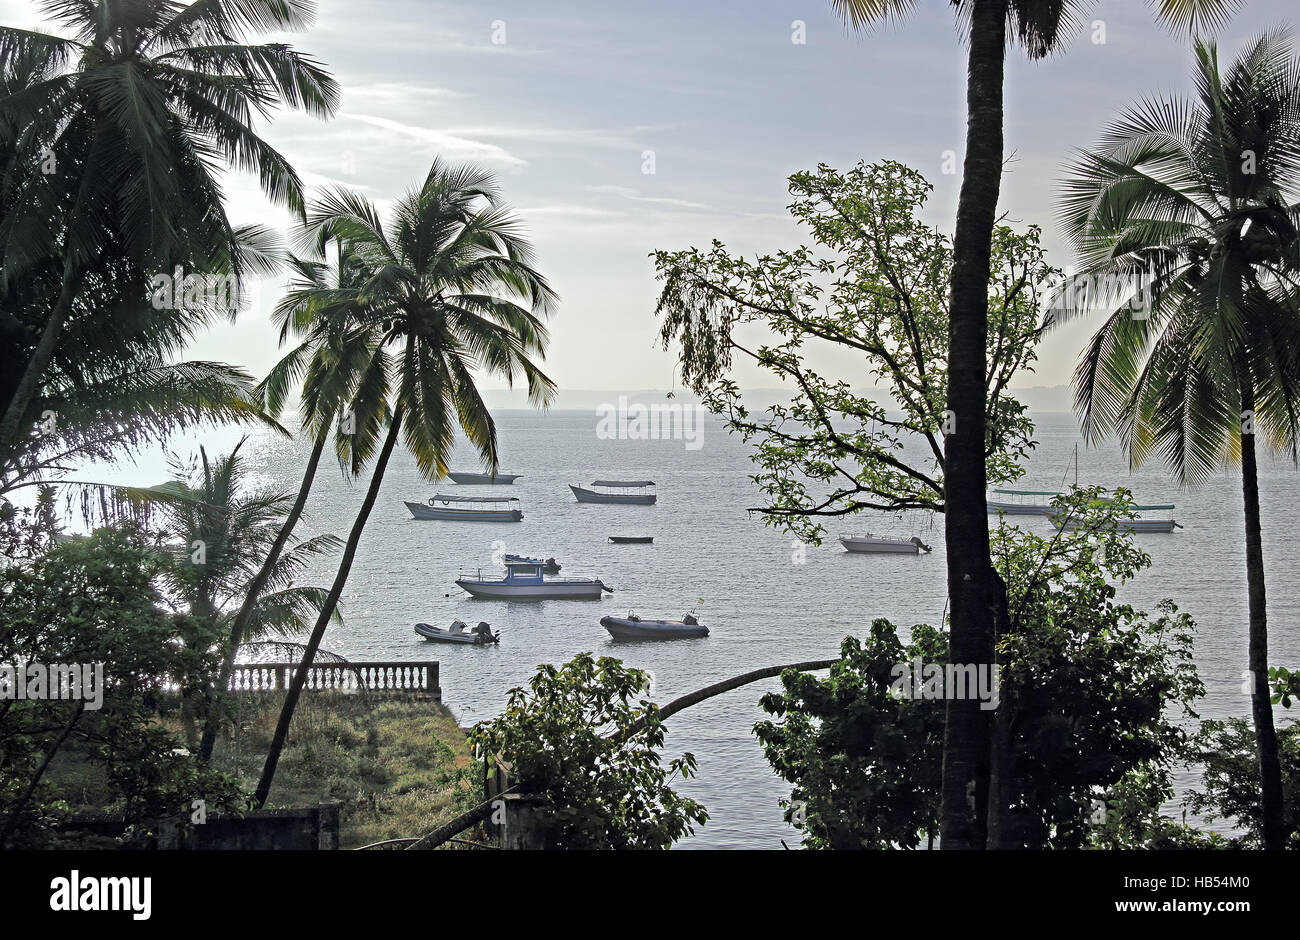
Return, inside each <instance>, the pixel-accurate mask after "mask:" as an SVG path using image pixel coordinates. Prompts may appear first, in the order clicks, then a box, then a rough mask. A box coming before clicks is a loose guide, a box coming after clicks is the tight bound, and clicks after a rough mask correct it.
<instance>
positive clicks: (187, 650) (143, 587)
mask: <svg viewBox="0 0 1300 940" xmlns="http://www.w3.org/2000/svg"><path fill="white" fill-rule="evenodd" d="M169 566H170V562H169V560H168V559H167V558H166V557H165V556H164V555H163V554H161V553H159V552H158V551H156V550H155V548H154V547H153V546H152V545H150V544H148V543H146V542H145V540H144V539H143V538H142V537H141V534H140V532H139V531H138V530H137V529H136V528H135V527H134V526H130V525H118V526H112V527H106V528H102V529H99V530H97V531H96V532H94V533H93V534H92V535H90V536H88V537H80V538H74V539H70V540H67V541H65V542H63V543H61V544H59V545H57V546H56V547H55V548H53V549H52V550H51V551H50V552H48V553H47V554H45V555H44V556H42V557H41V558H39V559H37V560H36V561H35V562H34V563H24V564H10V565H7V566H6V567H4V568H3V570H0V662H3V663H6V664H13V663H18V664H22V665H26V664H28V663H37V664H41V665H45V666H49V665H54V664H63V665H72V664H78V665H83V666H92V667H93V665H94V664H102V666H103V677H104V684H103V686H102V687H101V691H102V702H101V703H100V707H98V708H96V707H93V706H94V703H93V702H92V703H90V706H89V707H88V706H87V704H86V703H84V702H83V701H80V700H70V699H62V700H58V699H42V698H26V699H22V700H18V699H15V698H12V697H6V698H5V700H4V701H0V814H2V816H0V818H2V819H3V824H2V825H3V831H2V833H0V844H22V845H32V844H40V843H41V842H43V841H44V840H45V839H47V838H48V837H49V835H50V833H49V832H48V829H49V827H50V826H51V825H54V824H56V823H58V822H60V821H62V820H64V819H65V818H66V815H67V811H68V796H69V794H67V793H65V792H63V791H62V790H61V789H60V788H59V787H58V786H57V785H56V784H53V783H51V778H50V776H49V774H48V771H49V770H50V767H51V766H52V764H54V762H55V761H56V760H59V759H65V758H66V759H76V760H79V761H81V762H82V765H83V767H84V770H83V771H82V773H83V775H84V774H90V773H91V772H92V771H95V772H98V774H99V775H101V776H102V777H103V779H104V780H105V781H106V785H107V787H108V790H109V795H110V801H109V803H108V805H107V806H106V809H107V810H108V811H110V812H113V813H115V814H117V815H118V816H119V817H120V818H121V819H122V821H123V822H124V823H126V824H127V825H128V826H145V827H147V825H148V824H149V823H150V822H151V821H154V820H157V819H158V818H161V817H164V816H176V815H178V814H180V813H182V812H184V813H185V815H186V817H187V818H188V814H189V810H190V805H191V801H192V800H195V799H202V800H204V801H205V802H206V804H207V806H208V808H209V809H210V810H212V811H214V812H215V811H220V810H222V809H239V808H241V807H242V806H244V805H245V804H244V802H243V798H242V795H241V794H240V791H239V790H238V787H237V786H236V785H235V783H234V782H233V781H232V780H231V779H230V778H228V777H226V776H225V775H222V774H219V773H215V772H213V771H210V770H207V769H205V768H202V767H200V766H199V765H197V764H196V762H195V761H194V760H193V758H192V757H191V756H190V755H189V754H188V753H187V752H186V751H185V750H184V748H182V747H180V744H181V742H180V741H178V740H177V739H176V736H175V735H174V734H173V733H172V732H170V731H169V730H168V729H167V728H166V727H165V726H164V725H163V724H162V723H161V722H159V720H158V717H159V713H160V712H159V709H160V706H161V705H162V700H163V698H164V697H165V695H166V693H165V691H164V690H165V688H166V687H168V686H171V687H175V688H185V687H190V686H201V685H202V684H203V683H204V682H205V681H210V678H211V675H212V673H213V672H214V671H215V666H216V657H215V656H214V655H213V652H212V651H213V649H214V648H215V641H216V640H217V636H216V635H215V634H214V632H213V630H212V627H211V625H210V624H206V623H204V622H202V621H201V620H199V619H198V618H195V617H192V616H190V615H189V614H188V613H180V614H177V613H173V612H172V611H170V610H169V608H168V604H167V602H166V597H165V596H164V594H163V593H162V591H161V590H160V584H161V579H162V578H163V577H164V575H165V573H166V572H167V570H168V568H169Z"/></svg>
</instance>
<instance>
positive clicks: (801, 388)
mask: <svg viewBox="0 0 1300 940" xmlns="http://www.w3.org/2000/svg"><path fill="white" fill-rule="evenodd" d="M932 188H933V187H932V186H931V185H930V184H929V183H928V182H927V181H926V180H925V179H924V178H923V177H922V176H921V175H920V174H919V173H918V172H916V171H915V170H912V169H910V168H908V167H906V166H904V165H903V164H900V163H896V162H893V161H881V162H879V163H874V164H867V163H865V162H862V163H859V164H858V165H856V166H855V167H854V168H853V169H851V170H849V171H848V172H841V171H838V170H835V169H832V168H831V167H829V166H826V165H825V164H821V165H819V166H818V168H817V170H816V171H812V172H800V173H795V174H794V175H792V176H791V177H790V193H791V195H792V196H793V197H794V201H793V203H792V204H791V205H790V207H789V210H790V213H791V215H792V216H793V217H794V218H795V219H796V220H797V221H798V222H799V223H801V225H802V226H803V227H804V228H806V229H807V231H808V232H809V234H810V235H811V238H812V241H813V244H814V246H815V247H811V248H810V247H808V246H806V245H805V246H801V247H799V248H796V249H793V250H782V251H778V252H776V253H775V254H771V255H763V256H761V257H759V258H757V259H755V260H753V261H747V260H746V259H745V258H744V257H743V256H733V255H732V254H731V253H730V252H728V250H727V249H726V248H725V246H723V244H722V243H721V242H717V241H715V242H714V243H713V246H712V248H711V249H709V250H708V251H702V250H700V249H698V248H690V249H686V250H682V251H657V252H655V253H654V254H653V258H654V262H655V269H656V272H657V276H658V278H659V280H661V281H663V289H662V291H661V293H660V297H659V303H658V308H657V312H658V313H659V314H660V315H661V316H662V317H663V323H662V327H661V332H660V338H661V340H662V342H663V344H664V348H665V349H667V348H669V347H670V346H671V345H673V344H674V343H676V344H677V345H678V347H679V361H680V364H681V369H682V377H683V379H684V380H685V381H686V382H687V384H688V385H689V386H690V387H691V388H692V389H694V390H695V391H696V392H698V393H699V394H700V395H701V396H702V397H703V400H704V402H705V404H706V406H707V407H708V408H709V409H710V410H711V411H713V412H714V413H716V414H719V415H723V416H725V417H726V418H727V421H728V425H729V427H730V428H731V429H732V430H733V431H736V432H737V433H739V434H741V435H742V436H743V437H744V439H745V440H746V441H747V442H755V443H756V451H755V453H754V455H753V458H752V459H753V460H754V462H755V463H756V464H757V466H758V467H759V471H758V473H757V474H755V475H754V477H753V479H754V481H755V482H756V483H757V484H758V486H759V489H760V490H761V491H762V492H763V493H764V495H765V496H766V500H767V505H765V506H764V507H763V509H762V511H763V513H764V514H765V518H766V520H767V521H768V523H769V524H779V525H781V526H783V527H785V528H787V529H789V530H790V531H793V532H795V533H796V534H798V535H799V536H800V537H801V538H804V539H805V540H808V541H814V542H815V541H818V540H819V539H820V537H821V534H822V527H821V525H820V523H819V522H818V521H817V519H818V517H825V516H839V515H845V514H848V513H852V512H856V511H858V510H860V509H883V510H889V511H900V510H905V509H940V508H941V507H942V503H943V459H944V455H943V435H944V434H945V433H948V432H949V431H951V430H954V428H952V427H951V424H950V421H951V418H950V416H948V415H946V413H945V409H946V408H947V404H946V401H947V397H948V390H947V358H948V350H947V342H948V295H949V278H950V274H951V268H952V262H953V250H952V240H951V238H949V237H948V236H946V235H944V234H942V233H941V232H939V231H938V230H937V229H934V228H932V227H930V226H928V225H926V224H924V223H923V222H922V221H921V220H920V214H921V212H922V210H923V208H924V206H925V202H926V200H927V198H928V197H929V194H930V192H931V190H932ZM1039 237H1040V231H1039V229H1038V228H1037V227H1035V226H1030V227H1029V228H1028V229H1027V230H1026V231H1024V232H1016V231H1014V230H1013V229H1011V228H1009V227H1006V226H998V227H997V229H996V230H995V232H994V237H993V249H992V251H993V255H992V262H991V266H990V274H989V284H988V290H989V304H990V323H989V331H988V349H987V354H988V362H989V363H990V368H989V375H988V386H987V418H988V435H987V446H986V449H985V454H986V462H987V464H988V475H989V479H990V481H992V482H994V483H999V482H1007V481H1010V480H1014V479H1015V478H1016V477H1018V476H1019V475H1020V473H1021V472H1022V471H1021V470H1020V468H1019V464H1018V458H1020V457H1022V456H1023V455H1024V454H1025V453H1026V452H1027V450H1028V448H1030V447H1031V446H1032V442H1031V434H1032V431H1033V426H1032V424H1031V423H1030V421H1029V418H1028V415H1027V414H1026V411H1025V408H1024V406H1023V405H1021V404H1020V403H1019V402H1017V401H1016V400H1015V399H1014V398H1012V397H1011V396H1010V395H1009V394H1008V393H1007V385H1008V383H1009V382H1010V380H1011V378H1012V377H1013V376H1014V375H1015V374H1016V373H1017V372H1019V371H1020V370H1022V369H1025V368H1028V367H1029V366H1030V364H1031V363H1032V362H1033V360H1034V351H1033V346H1034V341H1035V340H1036V338H1037V336H1038V306H1039V303H1040V301H1041V299H1042V297H1043V292H1044V290H1045V289H1046V287H1047V286H1048V283H1049V282H1050V281H1051V279H1052V278H1053V277H1054V276H1055V275H1056V272H1055V271H1054V269H1053V268H1051V267H1050V266H1049V265H1048V263H1047V261H1046V257H1045V252H1044V250H1043V248H1042V247H1041V245H1040V243H1039ZM750 328H752V329H753V331H754V332H756V334H757V335H756V338H755V339H753V340H750V339H749V338H748V337H747V335H746V332H747V331H748V330H749V329H750ZM832 350H838V351H839V352H840V353H846V352H847V353H849V354H852V355H853V356H855V357H857V358H858V359H859V360H860V361H861V362H862V364H863V368H862V370H861V372H860V373H858V374H857V375H855V376H854V380H855V383H857V384H858V385H863V384H866V382H867V380H868V379H869V380H871V381H873V382H879V383H882V385H883V388H884V391H885V392H886V394H887V396H888V400H885V401H882V400H880V399H879V397H878V396H876V395H874V394H872V393H871V392H870V391H866V392H863V391H859V390H855V388H854V387H853V386H851V385H850V383H849V382H848V381H846V380H844V379H836V378H833V377H831V376H828V375H823V374H821V373H819V372H817V371H816V370H815V369H814V368H812V367H811V366H810V365H809V364H808V363H809V361H810V357H812V358H815V356H816V355H823V354H826V353H827V352H828V351H832ZM737 355H739V356H741V357H743V358H745V359H749V360H752V362H753V363H754V364H756V365H757V366H759V367H761V368H762V369H763V370H765V371H766V372H768V373H770V374H771V375H772V376H773V377H775V378H777V379H779V380H780V381H781V383H782V384H783V385H785V386H786V387H787V388H789V389H790V390H791V395H792V398H791V400H790V402H789V403H787V404H777V405H775V406H772V407H771V408H770V409H769V410H768V411H767V412H766V413H765V414H753V413H751V412H750V411H749V410H748V408H746V406H745V405H744V402H743V400H742V395H741V392H740V388H739V386H738V385H737V383H736V382H735V380H734V379H732V378H730V377H729V371H730V369H731V366H732V364H733V360H734V359H735V357H736V356H737ZM899 412H901V414H900V413H899ZM918 451H919V454H918Z"/></svg>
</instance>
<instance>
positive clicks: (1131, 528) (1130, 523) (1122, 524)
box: [1052, 519, 1182, 534]
mask: <svg viewBox="0 0 1300 940" xmlns="http://www.w3.org/2000/svg"><path fill="white" fill-rule="evenodd" d="M1117 522H1118V527H1119V528H1120V529H1122V530H1123V531H1125V532H1138V533H1142V532H1160V533H1165V534H1168V533H1170V532H1173V531H1174V529H1181V528H1182V526H1180V525H1179V524H1178V523H1177V522H1175V521H1174V520H1172V519H1119V520H1117ZM1052 524H1053V525H1054V526H1056V527H1057V528H1058V529H1060V528H1064V529H1066V530H1067V531H1070V532H1073V531H1075V530H1077V529H1081V528H1083V524H1082V523H1081V522H1079V520H1077V519H1071V520H1070V521H1068V522H1066V523H1065V524H1064V525H1062V524H1061V523H1060V522H1059V521H1057V520H1056V519H1053V520H1052Z"/></svg>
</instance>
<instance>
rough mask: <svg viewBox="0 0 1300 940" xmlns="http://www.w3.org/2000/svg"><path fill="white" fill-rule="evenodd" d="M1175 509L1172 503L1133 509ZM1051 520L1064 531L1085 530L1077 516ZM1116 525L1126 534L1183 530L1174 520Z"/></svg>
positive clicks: (1149, 520)
mask: <svg viewBox="0 0 1300 940" xmlns="http://www.w3.org/2000/svg"><path fill="white" fill-rule="evenodd" d="M1175 508H1177V507H1175V506H1174V505H1173V504H1172V503H1163V504H1160V505H1154V506H1134V507H1133V509H1134V510H1135V511H1137V512H1173V510H1174V509H1175ZM1051 520H1052V525H1054V526H1056V527H1057V528H1058V529H1064V530H1065V531H1067V532H1074V531H1076V530H1078V529H1080V528H1083V525H1084V523H1083V522H1082V521H1081V520H1080V519H1079V518H1077V517H1075V516H1071V517H1069V518H1062V517H1061V516H1060V515H1059V514H1056V515H1053V516H1052V517H1051ZM1116 524H1117V526H1118V527H1119V528H1120V529H1122V530H1123V531H1125V532H1137V533H1149V532H1159V533H1169V532H1173V531H1174V529H1181V528H1182V525H1180V524H1179V523H1177V522H1175V521H1174V520H1173V519H1172V518H1169V519H1142V518H1138V519H1117V520H1116Z"/></svg>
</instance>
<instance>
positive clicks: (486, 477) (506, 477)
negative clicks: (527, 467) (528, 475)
mask: <svg viewBox="0 0 1300 940" xmlns="http://www.w3.org/2000/svg"><path fill="white" fill-rule="evenodd" d="M447 476H448V477H450V478H451V480H452V482H453V483H459V484H460V485H461V486H509V485H510V484H512V483H514V482H515V480H518V479H519V477H520V476H522V474H519V473H498V474H497V475H496V476H492V475H491V474H489V473H448V474H447Z"/></svg>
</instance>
